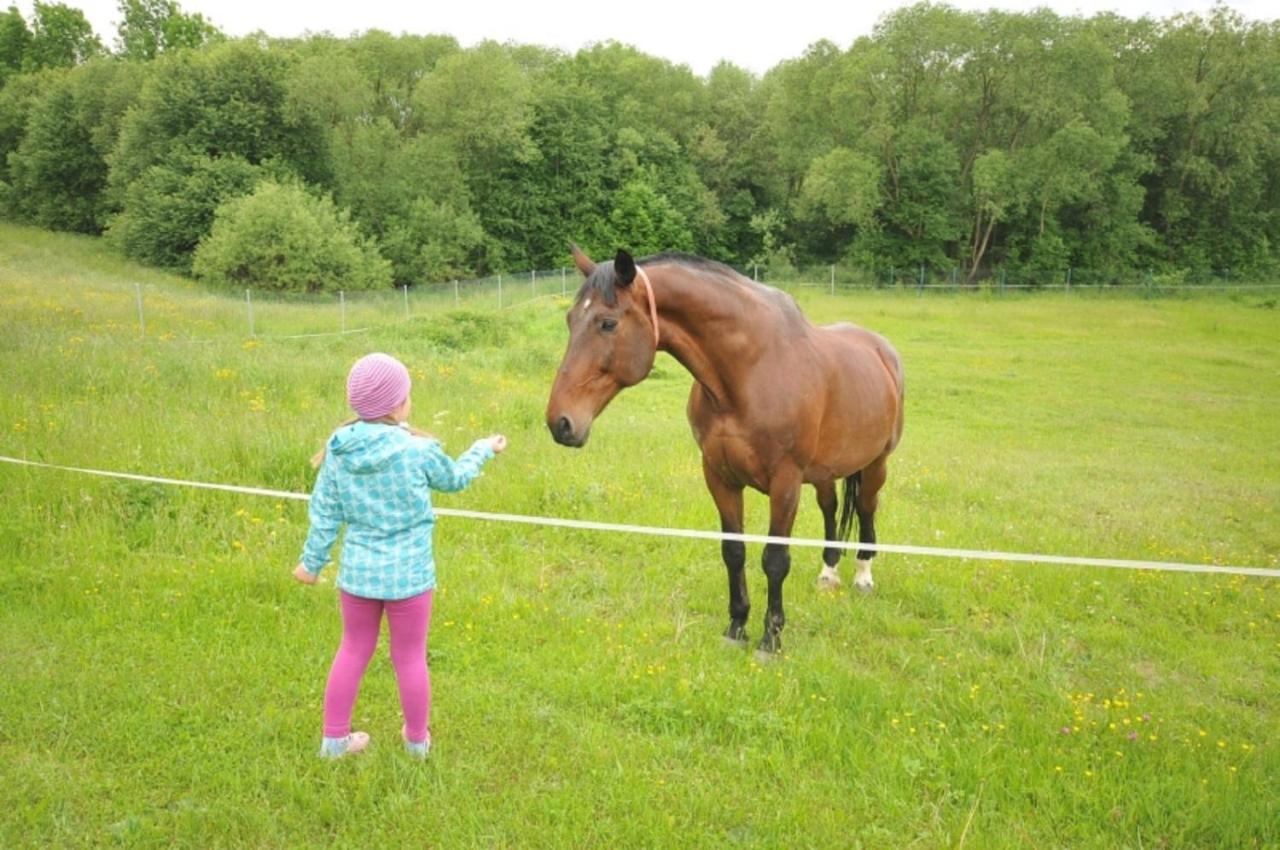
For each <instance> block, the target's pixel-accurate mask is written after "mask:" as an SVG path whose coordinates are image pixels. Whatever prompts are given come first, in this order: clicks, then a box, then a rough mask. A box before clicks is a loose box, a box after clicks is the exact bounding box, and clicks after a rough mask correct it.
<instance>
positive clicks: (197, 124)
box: [111, 40, 329, 197]
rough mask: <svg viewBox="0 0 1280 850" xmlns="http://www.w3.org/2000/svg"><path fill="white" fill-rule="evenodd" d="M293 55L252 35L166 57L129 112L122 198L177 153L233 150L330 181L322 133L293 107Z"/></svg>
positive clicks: (116, 182)
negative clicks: (290, 103)
mask: <svg viewBox="0 0 1280 850" xmlns="http://www.w3.org/2000/svg"><path fill="white" fill-rule="evenodd" d="M294 61H295V57H293V56H292V55H291V54H289V53H287V52H285V51H282V50H272V49H269V48H265V47H263V46H262V45H260V44H259V43H258V42H256V41H254V40H242V41H230V42H226V43H224V44H218V45H215V46H213V47H211V48H209V49H208V50H203V51H180V52H177V53H172V54H167V55H164V56H162V57H160V58H159V59H157V60H155V62H153V63H152V73H151V75H150V77H149V78H148V80H147V82H146V85H144V86H143V88H142V91H141V92H140V93H139V95H138V100H137V103H136V104H135V105H134V108H133V109H131V110H130V111H129V113H128V115H127V116H126V118H125V120H124V122H123V124H122V126H121V128H120V139H119V143H118V144H117V146H116V149H115V151H114V152H113V153H112V156H111V187H112V190H113V192H114V193H115V194H116V196H117V197H123V193H124V191H125V189H127V187H128V186H129V184H130V183H132V182H133V181H134V180H136V179H137V178H138V177H140V176H141V175H142V173H143V172H144V171H146V170H147V169H148V168H150V167H151V166H153V165H156V164H159V163H162V162H165V161H167V160H169V159H170V158H171V157H173V156H174V155H186V154H202V155H204V156H209V157H219V156H228V155H234V156H238V157H241V158H243V159H245V160H247V161H248V162H249V163H250V164H253V165H259V164H262V163H265V162H268V161H278V162H280V163H281V164H282V165H283V167H285V168H287V169H291V170H293V171H294V172H296V173H297V174H299V175H300V176H302V177H303V178H304V179H306V180H309V181H312V182H317V183H322V184H323V183H326V182H327V181H328V179H329V176H328V174H327V171H328V168H329V164H328V161H327V159H326V158H325V156H324V142H323V132H322V130H321V128H320V127H319V126H318V125H317V124H316V123H315V122H314V121H313V120H312V119H311V117H310V116H309V115H308V114H306V113H298V112H296V111H290V110H289V108H288V89H287V80H288V72H289V68H290V67H291V65H292V63H293V62H294Z"/></svg>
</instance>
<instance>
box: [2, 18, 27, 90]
mask: <svg viewBox="0 0 1280 850" xmlns="http://www.w3.org/2000/svg"><path fill="white" fill-rule="evenodd" d="M30 46H31V30H29V29H27V21H26V19H25V18H23V17H22V13H21V12H19V11H18V7H17V6H10V7H9V9H8V11H6V12H4V13H3V14H0V87H3V86H4V82H5V80H6V79H8V78H9V77H11V76H13V75H14V74H16V73H18V72H19V71H21V70H22V65H23V57H24V56H26V53H27V50H28V49H29V48H30Z"/></svg>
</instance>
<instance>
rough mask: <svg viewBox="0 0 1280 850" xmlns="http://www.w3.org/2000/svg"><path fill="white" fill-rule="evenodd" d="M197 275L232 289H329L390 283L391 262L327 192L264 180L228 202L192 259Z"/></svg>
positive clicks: (223, 206) (307, 290)
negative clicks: (315, 193)
mask: <svg viewBox="0 0 1280 850" xmlns="http://www.w3.org/2000/svg"><path fill="white" fill-rule="evenodd" d="M192 272H193V273H194V274H195V276H196V277H198V278H200V279H202V280H206V281H209V282H210V283H214V284H217V285H221V286H229V287H235V288H237V289H262V290H277V291H289V292H334V291H337V290H359V289H378V288H381V287H389V286H390V285H391V265H390V263H388V262H387V261H386V260H384V259H383V258H382V257H381V256H380V255H379V253H378V250H377V248H376V247H375V246H374V244H373V243H372V242H370V241H368V240H367V239H365V238H364V237H363V236H361V235H360V232H359V230H358V229H357V228H356V226H355V225H354V224H352V222H351V220H350V217H349V216H348V215H347V214H346V213H345V212H343V211H341V210H339V209H338V208H337V207H335V206H334V205H333V202H332V201H331V200H329V199H328V198H327V197H323V198H317V197H315V196H313V195H311V194H309V193H308V192H307V191H306V190H305V189H304V188H302V187H301V186H300V185H296V184H280V183H276V182H274V181H265V182H263V183H261V184H259V185H258V187H257V189H255V190H254V191H253V193H252V194H249V195H246V196H244V197H242V198H236V199H234V200H231V201H227V202H226V203H224V204H223V205H222V206H220V207H219V208H218V210H217V213H216V214H215V216H214V223H213V230H212V232H211V233H210V234H209V236H208V237H207V238H205V239H204V240H202V241H201V243H200V246H199V247H198V248H197V249H196V252H195V258H194V261H193V263H192Z"/></svg>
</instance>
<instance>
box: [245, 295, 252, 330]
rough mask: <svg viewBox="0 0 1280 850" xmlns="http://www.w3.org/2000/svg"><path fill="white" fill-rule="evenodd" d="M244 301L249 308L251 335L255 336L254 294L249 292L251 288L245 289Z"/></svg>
mask: <svg viewBox="0 0 1280 850" xmlns="http://www.w3.org/2000/svg"><path fill="white" fill-rule="evenodd" d="M244 303H245V305H246V306H247V307H248V308H249V337H250V338H252V337H253V296H251V295H250V294H249V290H247V289H246V290H245V291H244Z"/></svg>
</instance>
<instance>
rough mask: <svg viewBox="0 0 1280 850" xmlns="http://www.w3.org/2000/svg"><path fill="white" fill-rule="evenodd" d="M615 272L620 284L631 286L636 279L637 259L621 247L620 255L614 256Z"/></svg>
mask: <svg viewBox="0 0 1280 850" xmlns="http://www.w3.org/2000/svg"><path fill="white" fill-rule="evenodd" d="M613 273H614V275H616V276H617V279H618V280H617V284H618V286H630V285H631V281H633V280H635V279H636V261H635V260H633V259H632V258H631V255H630V254H628V253H627V252H626V251H623V250H622V249H621V248H619V249H618V256H616V257H614V258H613Z"/></svg>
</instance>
